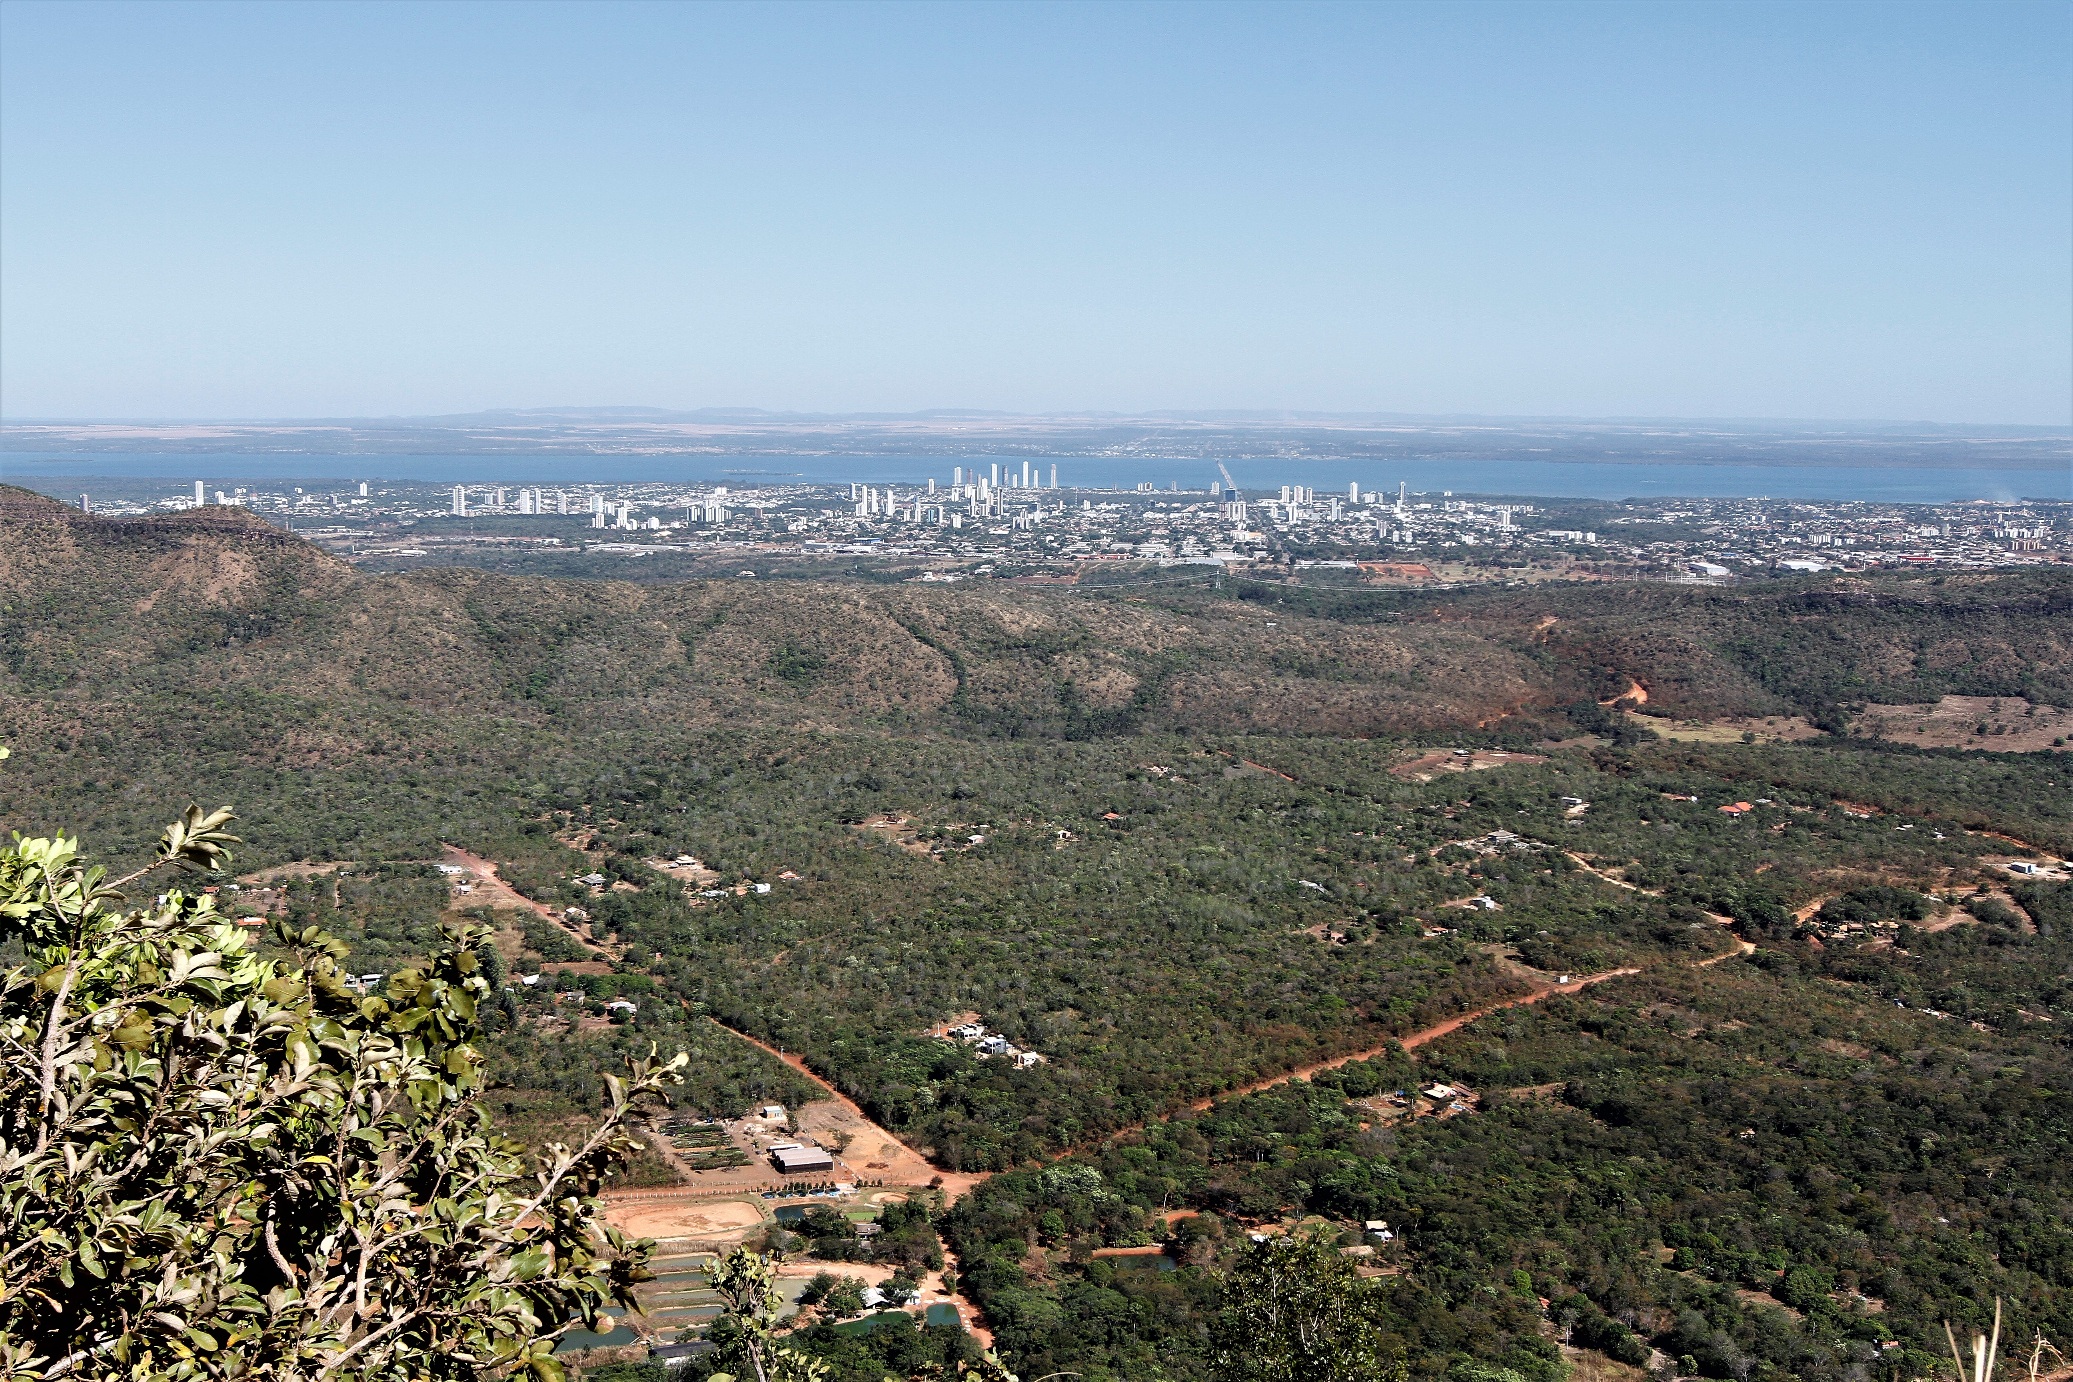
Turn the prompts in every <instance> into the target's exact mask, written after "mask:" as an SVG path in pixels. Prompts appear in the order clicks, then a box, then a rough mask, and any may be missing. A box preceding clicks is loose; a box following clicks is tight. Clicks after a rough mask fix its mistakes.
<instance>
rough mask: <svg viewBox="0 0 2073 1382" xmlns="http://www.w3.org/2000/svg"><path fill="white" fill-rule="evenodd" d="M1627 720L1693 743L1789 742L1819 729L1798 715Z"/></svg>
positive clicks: (1638, 717) (1812, 735) (1808, 736)
mask: <svg viewBox="0 0 2073 1382" xmlns="http://www.w3.org/2000/svg"><path fill="white" fill-rule="evenodd" d="M1627 723H1629V724H1631V725H1633V726H1634V727H1635V728H1637V729H1646V730H1652V731H1654V732H1655V733H1656V734H1659V735H1661V736H1662V737H1663V738H1665V739H1680V740H1683V741H1685V742H1687V743H1694V744H1736V743H1755V744H1790V743H1796V742H1798V741H1799V740H1802V739H1818V738H1820V737H1821V731H1820V730H1818V729H1816V728H1815V727H1814V726H1813V725H1812V724H1811V723H1810V722H1809V721H1808V720H1807V719H1806V718H1805V717H1804V716H1801V715H1728V716H1724V717H1722V718H1720V719H1715V720H1673V719H1670V718H1669V717H1667V716H1663V715H1637V714H1635V713H1634V712H1632V711H1629V712H1628V713H1627Z"/></svg>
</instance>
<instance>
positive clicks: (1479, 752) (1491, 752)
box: [1389, 749, 1548, 782]
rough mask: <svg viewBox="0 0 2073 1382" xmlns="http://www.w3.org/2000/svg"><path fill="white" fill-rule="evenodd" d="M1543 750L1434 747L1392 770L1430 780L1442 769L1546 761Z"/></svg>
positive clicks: (1475, 769)
mask: <svg viewBox="0 0 2073 1382" xmlns="http://www.w3.org/2000/svg"><path fill="white" fill-rule="evenodd" d="M1547 761H1548V758H1547V755H1546V754H1544V753H1511V752H1508V751H1506V750H1502V749H1433V750H1430V751H1429V752H1426V753H1422V754H1420V755H1418V757H1416V758H1413V759H1412V760H1410V761H1409V762H1408V763H1399V764H1397V765H1396V766H1395V767H1394V768H1391V769H1390V770H1389V771H1390V773H1391V774H1392V775H1394V776H1396V777H1402V778H1408V779H1410V780H1411V781H1413V782H1430V781H1432V780H1433V779H1434V778H1435V777H1437V776H1438V775H1439V774H1441V773H1473V772H1481V771H1482V770H1483V769H1485V768H1502V767H1504V766H1506V765H1507V764H1512V763H1545V762H1547Z"/></svg>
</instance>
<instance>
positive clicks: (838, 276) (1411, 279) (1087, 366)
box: [0, 0, 2073, 424]
mask: <svg viewBox="0 0 2073 1382" xmlns="http://www.w3.org/2000/svg"><path fill="white" fill-rule="evenodd" d="M556 404H650V405H657V406H667V407H700V406H754V407H765V408H774V409H825V410H907V409H916V408H930V407H976V408H1001V409H1011V410H1024V409H1027V410H1045V411H1050V410H1075V409H1117V410H1136V409H1149V408H1178V409H1212V408H1294V409H1316V410H1334V411H1337V410H1360V411H1370V410H1377V411H1402V412H1412V413H1440V412H1478V413H1498V414H1506V413H1510V414H1563V415H1575V416H1613V415H1626V416H1631V415H1652V416H1708V417H1805V418H1818V417H1830V418H1903V419H1928V420H1937V421H1949V422H2011V423H2014V422H2024V423H2051V424H2056V423H2064V422H2066V421H2068V418H2069V411H2073V7H2068V6H2064V5H2059V4H2049V5H2036V6H2030V5H2021V4H2007V5H1988V4H1969V5H1952V6H1909V5H1864V6H1859V5H1850V4H1838V3H1831V4H1817V5H1790V6H1777V7H1771V6H1764V5H1757V4H1739V5H1728V6H1710V5H1704V4H1675V5H1671V4H1665V5H1650V4H1619V5H1581V6H1571V5H1562V4H1555V3H1543V4H1530V5H1506V4H1458V5H1437V6H1420V5H1400V6H1399V5H1389V6H1379V5H1378V6H1330V5H1321V6H1302V5H1291V4H1277V5H1270V6H1249V5H1210V6H1186V5H1157V6H1132V5H1121V6H1108V5H1102V6H1081V5H1035V4H1029V5H1006V4H1002V5H987V6H959V5H952V4H931V5H918V6H878V5H852V6H814V5H800V6H784V7H731V6H724V5H665V4H639V5H630V6H614V5H608V4H585V5H578V6H563V5H498V4H488V3H480V4H465V5H434V6H417V5H408V4H400V3H399V4H367V5H298V4H286V3H282V4H261V5H222V6H219V5H207V4H147V5H136V6H133V5H125V4H60V5H46V4H40V3H26V2H25V0H8V3H6V4H4V5H0V412H4V414H5V415H6V416H9V417H17V418H19V417H35V416H44V417H48V416H74V417H93V416H99V417H143V416H159V417H168V416H170V417H200V416H242V417H283V416H305V415H332V416H338V415H361V414H400V413H426V412H447V411H464V410H470V409H476V408H486V407H506V406H515V407H524V406H536V405H556Z"/></svg>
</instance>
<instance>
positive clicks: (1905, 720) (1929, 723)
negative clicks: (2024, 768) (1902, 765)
mask: <svg viewBox="0 0 2073 1382" xmlns="http://www.w3.org/2000/svg"><path fill="white" fill-rule="evenodd" d="M1853 728H1854V729H1855V730H1856V731H1857V733H1859V734H1861V735H1864V736H1865V737H1866V738H1880V739H1891V740H1893V741H1894V742H1895V743H1900V744H1912V745H1914V746H1915V747H1917V748H1925V749H1992V750H1994V751H1995V752H1997V753H2032V752H2035V751H2036V750H2039V749H2050V748H2061V749H2062V748H2064V747H2066V745H2065V742H2064V741H2065V740H2066V739H2067V738H2069V737H2073V709H2069V708H2067V707H2064V706H2049V705H2033V704H2032V703H2031V702H2029V701H2026V700H2024V699H2022V698H2021V697H2019V696H2010V697H1994V696H1945V697H1944V698H1943V699H1942V700H1940V701H1937V702H1935V703H1934V704H1933V705H1868V706H1866V707H1865V708H1864V714H1863V715H1861V716H1859V717H1858V719H1857V722H1856V724H1855V725H1854V726H1853Z"/></svg>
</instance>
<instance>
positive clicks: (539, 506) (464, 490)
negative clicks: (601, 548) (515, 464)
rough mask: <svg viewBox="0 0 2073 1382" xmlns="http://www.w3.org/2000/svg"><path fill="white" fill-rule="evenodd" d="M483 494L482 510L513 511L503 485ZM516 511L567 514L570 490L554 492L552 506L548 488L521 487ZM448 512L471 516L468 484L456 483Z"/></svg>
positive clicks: (492, 487) (361, 490) (491, 488)
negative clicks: (548, 497)
mask: <svg viewBox="0 0 2073 1382" xmlns="http://www.w3.org/2000/svg"><path fill="white" fill-rule="evenodd" d="M360 493H362V494H365V493H367V486H366V485H364V484H363V485H361V486H360ZM483 496H484V498H483V500H482V512H484V513H510V512H513V510H512V509H511V508H510V493H509V491H507V490H506V489H505V488H504V487H503V486H502V485H490V486H487V487H485V488H484V489H483ZM516 511H517V512H518V513H521V514H545V513H557V514H565V513H567V512H568V511H569V495H568V491H567V490H559V489H558V490H556V491H555V492H554V500H553V503H552V506H551V507H550V505H549V502H548V499H547V491H546V490H543V489H521V490H520V491H519V492H518V508H517V510H516ZM447 512H448V513H450V514H452V515H453V516H454V517H455V518H466V517H468V516H469V514H470V513H471V510H470V509H469V507H468V487H467V486H466V485H455V486H454V487H453V503H452V506H451V507H450V508H448V510H447Z"/></svg>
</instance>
